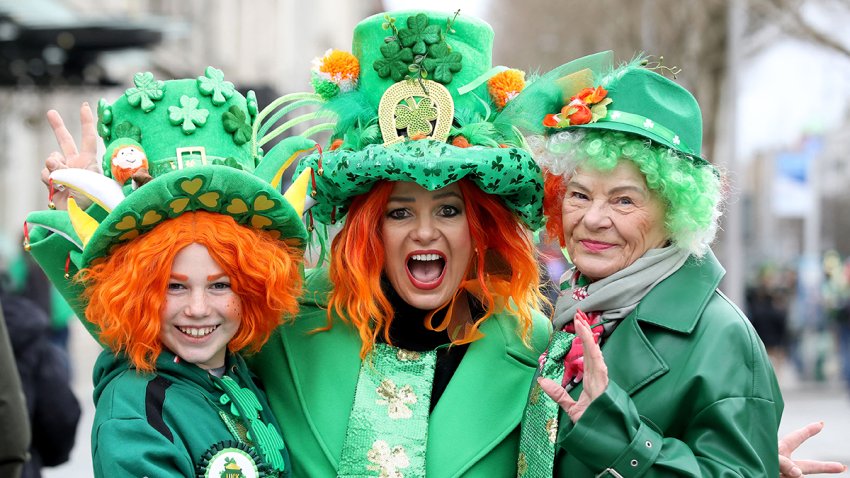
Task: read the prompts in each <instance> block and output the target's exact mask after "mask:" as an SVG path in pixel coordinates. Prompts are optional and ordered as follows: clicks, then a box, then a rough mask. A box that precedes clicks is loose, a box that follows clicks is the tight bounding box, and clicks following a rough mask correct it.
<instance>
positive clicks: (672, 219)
mask: <svg viewBox="0 0 850 478" xmlns="http://www.w3.org/2000/svg"><path fill="white" fill-rule="evenodd" d="M529 142H530V143H531V144H532V149H533V150H535V157H536V158H537V160H538V163H539V164H540V165H541V166H542V167H543V168H544V170H545V171H546V172H548V173H550V174H553V175H556V176H561V177H563V178H566V177H569V176H570V175H571V174H572V173H573V172H574V171H575V170H576V168H577V167H578V166H579V165H581V166H583V167H588V166H589V167H591V168H594V169H597V170H600V171H610V170H612V169H614V168H615V167H616V166H617V163H618V162H619V161H620V160H623V159H625V160H628V161H631V162H633V163H634V164H635V165H636V166H637V167H638V169H639V170H640V172H641V173H643V175H644V177H645V178H646V185H647V187H648V188H649V189H650V190H651V191H653V192H655V193H656V194H658V196H659V197H660V198H661V199H662V200H663V201H664V203H665V205H666V206H667V211H666V216H665V226H666V228H667V231H668V232H669V233H670V238H671V240H672V242H673V244H674V245H675V246H676V247H679V248H681V249H684V250H687V251H689V252H690V253H692V254H694V255H696V256H697V257H701V256H702V255H703V254H705V252H706V251H708V247H709V245H710V244H711V242H712V241H713V240H714V237H715V235H716V233H717V224H718V219H719V218H720V215H721V206H722V203H723V201H722V199H723V198H722V194H721V190H722V188H721V181H720V175H719V173H718V171H717V169H716V168H715V167H714V166H712V165H711V164H709V163H707V162H704V161H694V160H693V159H691V158H689V157H687V156H686V155H684V154H680V153H678V152H677V151H675V150H673V149H670V148H667V147H665V146H663V145H658V144H656V143H653V142H650V141H647V140H646V139H644V138H641V137H639V136H637V135H634V134H629V133H623V132H619V131H607V130H587V131H564V132H561V133H557V134H555V135H552V136H550V137H549V138H548V139H544V138H542V137H537V138H535V139H534V140H530V141H529ZM562 199H563V198H559V199H558V201H559V202H560V201H561V200H562Z"/></svg>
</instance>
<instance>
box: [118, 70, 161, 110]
mask: <svg viewBox="0 0 850 478" xmlns="http://www.w3.org/2000/svg"><path fill="white" fill-rule="evenodd" d="M133 83H134V84H135V85H136V87H135V88H127V90H126V91H124V94H125V95H127V102H128V103H130V104H131V105H132V106H135V107H137V108H141V109H142V111H144V112H145V113H149V112H150V111H152V110H153V109H154V108H155V107H156V105H155V104H154V101H159V100H161V99H162V97H163V96H164V95H165V82H163V81H158V80H157V79H156V78H154V77H153V73H151V72H145V73H136V74H135V75H134V76H133Z"/></svg>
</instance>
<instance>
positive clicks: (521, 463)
mask: <svg viewBox="0 0 850 478" xmlns="http://www.w3.org/2000/svg"><path fill="white" fill-rule="evenodd" d="M527 472H528V460H526V458H525V453H523V452H519V458H517V461H516V476H518V477H519V476H523V475H525V474H526V473H527Z"/></svg>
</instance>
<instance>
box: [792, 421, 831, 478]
mask: <svg viewBox="0 0 850 478" xmlns="http://www.w3.org/2000/svg"><path fill="white" fill-rule="evenodd" d="M821 430H823V422H815V423H809V424H808V425H806V426H805V427H803V428H800V429H799V430H794V431H793V432H791V433H789V434H787V435H785V436H784V437H782V438H780V439H779V476H780V478H798V477H802V476H807V475H810V474H817V473H843V472H844V471H846V470H847V467H846V466H844V465H843V464H841V463H838V462H835V461H814V460H796V461H795V460H793V459H792V458H791V454H792V453H794V451H795V450H796V449H797V447H799V446H800V445H801V444H802V443H803V442H804V441H806V440H808V439H809V438H811V437H813V436H815V435H817V434H818V433H820V431H821Z"/></svg>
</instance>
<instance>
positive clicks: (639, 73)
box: [554, 58, 704, 161]
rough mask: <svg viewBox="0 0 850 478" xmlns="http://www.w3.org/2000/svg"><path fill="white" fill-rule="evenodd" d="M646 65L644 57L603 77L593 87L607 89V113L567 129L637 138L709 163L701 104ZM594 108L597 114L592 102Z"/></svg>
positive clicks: (596, 113)
mask: <svg viewBox="0 0 850 478" xmlns="http://www.w3.org/2000/svg"><path fill="white" fill-rule="evenodd" d="M644 63H645V61H644V60H642V59H641V58H638V59H636V60H634V61H632V62H630V63H628V64H626V65H623V66H621V67H619V68H616V69H614V70H613V71H611V72H610V73H607V74H605V75H604V76H601V77H597V78H596V80H595V83H594V85H592V86H593V87H596V86H601V87H602V88H603V89H604V90H607V95H606V96H605V100H603V102H604V103H605V104H604V105H603V106H604V108H601V112H600V111H593V117H592V119H591V120H590V121H589V122H587V123H583V124H569V125H566V126H565V127H566V128H584V129H605V130H612V131H623V132H626V133H632V134H636V135H638V136H641V137H644V138H647V139H649V140H651V141H653V142H655V143H658V144H661V145H663V146H666V147H668V148H670V149H673V150H676V151H679V152H681V153H683V154H685V155H687V156H689V157H692V158H694V159H699V160H702V161H704V159H703V158H702V157H701V149H702V113H701V112H700V108H699V104H698V103H697V101H696V99H695V98H694V96H693V95H692V94H691V93H690V92H689V91H688V90H686V89H685V88H683V87H682V86H680V85H678V84H677V83H675V82H674V81H672V80H670V79H668V78H666V77H665V76H663V75H660V74H659V73H657V72H655V71H653V70H651V69H647V68H645V67H643V64H644ZM607 100H610V101H607ZM588 106H590V109H591V110H593V109H594V105H593V104H592V103H591V104H589V105H588ZM554 129H556V130H557V129H561V128H557V127H556V128H554Z"/></svg>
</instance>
